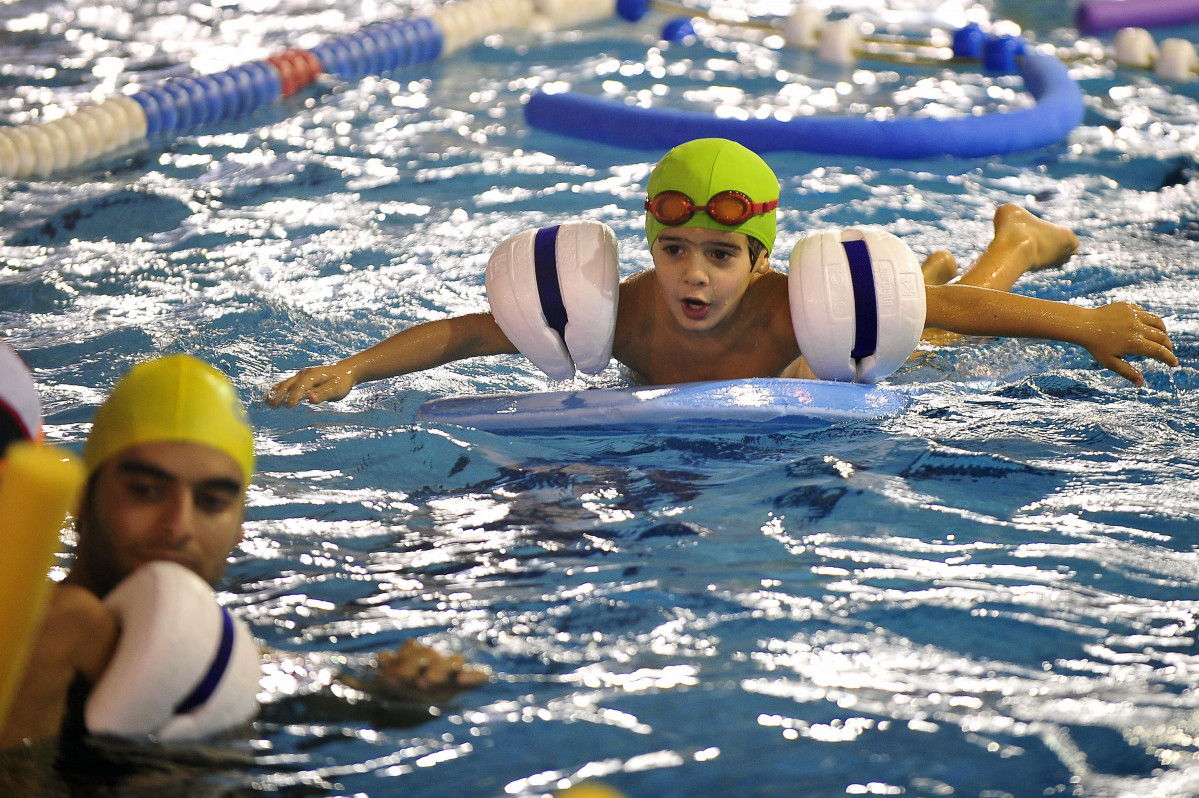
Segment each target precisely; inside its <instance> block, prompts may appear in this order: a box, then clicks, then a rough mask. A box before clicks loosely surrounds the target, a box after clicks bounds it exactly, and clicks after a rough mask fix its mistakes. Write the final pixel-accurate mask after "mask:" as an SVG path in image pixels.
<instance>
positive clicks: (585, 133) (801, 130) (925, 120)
mask: <svg viewBox="0 0 1199 798" xmlns="http://www.w3.org/2000/svg"><path fill="white" fill-rule="evenodd" d="M1019 69H1020V74H1021V76H1022V77H1023V78H1024V85H1025V87H1026V88H1027V89H1028V91H1029V93H1030V94H1032V96H1033V97H1035V98H1036V101H1037V103H1036V106H1035V107H1033V108H1029V109H1024V110H1020V111H1012V112H1010V113H992V114H986V115H983V116H963V117H959V118H956V119H933V118H929V117H901V118H898V119H884V120H876V119H866V118H862V117H850V116H820V117H798V118H793V119H789V120H781V119H774V118H769V119H729V118H718V117H715V116H712V115H711V114H707V113H702V112H699V111H686V110H678V109H670V108H641V107H636V106H631V105H626V104H624V103H623V102H619V101H614V100H605V99H600V98H597V97H590V96H587V95H583V94H578V93H575V92H561V93H557V94H547V93H545V92H538V93H535V94H533V95H532V96H531V97H530V98H529V102H528V103H527V104H526V106H525V118H526V120H527V121H528V123H529V124H530V125H531V126H533V127H536V128H539V129H541V130H546V131H550V132H553V133H558V134H561V135H566V136H572V137H575V138H581V139H587V140H591V141H598V142H602V143H604V144H613V145H615V146H618V147H626V148H633V149H648V150H667V149H670V148H671V147H674V146H676V145H678V144H682V143H683V142H685V141H689V140H691V139H694V138H700V137H707V136H712V137H719V138H726V139H732V140H733V141H737V142H740V143H741V144H744V145H745V146H746V147H749V148H750V149H751V150H754V151H756V152H774V151H782V150H792V151H798V152H810V153H817V154H824V155H859V156H867V157H874V158H892V159H912V158H930V157H935V156H940V155H950V156H955V157H961V158H978V157H986V156H991V155H1002V154H1005V153H1011V152H1020V151H1024V150H1033V149H1038V148H1041V147H1045V146H1049V145H1051V144H1053V143H1055V142H1057V141H1060V140H1061V139H1063V138H1065V137H1066V136H1067V135H1068V134H1069V133H1070V131H1071V130H1073V129H1074V128H1075V127H1077V126H1078V125H1079V123H1081V122H1082V118H1083V112H1084V105H1083V94H1082V89H1081V88H1079V86H1078V84H1077V83H1076V82H1075V81H1074V80H1073V79H1072V78H1071V77H1070V74H1069V72H1068V71H1067V70H1066V66H1065V64H1063V63H1062V62H1061V61H1060V60H1059V59H1057V58H1056V57H1054V56H1051V55H1045V54H1042V53H1029V54H1026V55H1025V56H1023V58H1022V59H1021V60H1020V65H1019Z"/></svg>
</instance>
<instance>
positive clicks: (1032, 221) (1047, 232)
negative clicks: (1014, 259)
mask: <svg viewBox="0 0 1199 798" xmlns="http://www.w3.org/2000/svg"><path fill="white" fill-rule="evenodd" d="M1001 237H1003V238H1010V239H1011V244H1012V245H1017V244H1018V243H1019V242H1020V241H1023V240H1027V241H1028V242H1030V244H1031V246H1030V247H1029V252H1028V255H1027V257H1028V267H1027V268H1028V269H1030V270H1033V269H1048V268H1050V267H1052V266H1061V265H1062V264H1063V263H1065V262H1066V261H1068V260H1070V258H1071V257H1073V255H1074V253H1075V252H1078V236H1077V235H1075V234H1074V231H1073V230H1071V229H1070V228H1068V227H1062V226H1061V225H1058V224H1054V223H1053V222H1048V221H1046V220H1044V219H1042V218H1041V217H1039V216H1035V215H1034V214H1032V213H1029V212H1028V211H1027V210H1025V209H1024V208H1021V207H1020V206H1019V205H1010V204H1009V205H1000V206H999V208H998V209H996V211H995V241H997V242H998V241H999V240H1000V238H1001Z"/></svg>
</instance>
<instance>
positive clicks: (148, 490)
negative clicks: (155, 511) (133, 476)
mask: <svg viewBox="0 0 1199 798" xmlns="http://www.w3.org/2000/svg"><path fill="white" fill-rule="evenodd" d="M125 490H126V492H128V493H129V495H130V496H132V497H133V498H135V499H142V500H146V499H152V498H154V497H155V496H156V495H158V485H157V484H156V483H154V482H143V481H139V480H134V481H132V482H126V483H125Z"/></svg>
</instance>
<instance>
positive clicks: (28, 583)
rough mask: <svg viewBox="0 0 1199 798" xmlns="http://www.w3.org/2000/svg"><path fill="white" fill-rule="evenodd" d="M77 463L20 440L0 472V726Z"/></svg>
mask: <svg viewBox="0 0 1199 798" xmlns="http://www.w3.org/2000/svg"><path fill="white" fill-rule="evenodd" d="M83 477H84V474H83V467H82V466H80V465H79V464H78V463H76V462H74V461H72V460H69V459H67V455H66V453H65V452H64V451H62V450H61V449H56V448H55V447H53V446H37V445H34V444H32V443H26V442H24V441H22V442H18V443H14V444H12V445H11V446H9V447H8V453H7V455H6V456H5V458H4V467H3V470H2V471H0V727H3V725H4V721H5V720H6V719H7V718H8V711H9V709H10V708H11V707H12V701H13V698H14V697H15V695H16V691H17V688H18V687H20V684H21V677H22V676H23V675H24V673H25V665H26V663H27V661H28V659H29V654H30V652H31V650H32V646H33V641H34V638H35V636H36V634H37V631H38V628H39V627H40V625H41V621H42V615H43V614H44V613H45V610H46V602H47V601H48V600H49V598H50V588H51V587H52V582H51V581H50V580H49V579H47V578H46V575H47V573H48V572H49V571H50V567H51V566H52V565H53V564H54V554H55V552H56V551H57V550H58V535H59V532H61V531H62V525H63V521H64V520H65V519H66V516H67V512H68V511H70V510H72V509H74V506H75V499H76V497H77V496H78V495H79V488H80V487H81V486H82V485H83Z"/></svg>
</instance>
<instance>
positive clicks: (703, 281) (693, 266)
mask: <svg viewBox="0 0 1199 798" xmlns="http://www.w3.org/2000/svg"><path fill="white" fill-rule="evenodd" d="M683 280H685V281H686V282H687V283H688V284H690V285H707V283H708V270H707V269H705V268H704V265H703V262H702V261H701V260H700V259H699V258H690V259H689V260H688V261H687V266H686V268H685V269H683Z"/></svg>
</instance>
